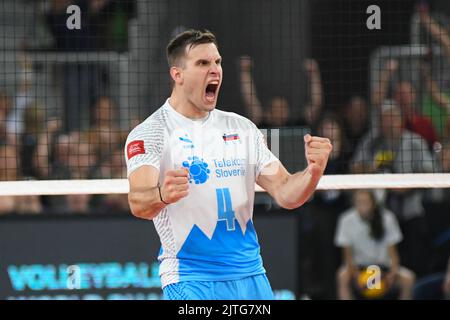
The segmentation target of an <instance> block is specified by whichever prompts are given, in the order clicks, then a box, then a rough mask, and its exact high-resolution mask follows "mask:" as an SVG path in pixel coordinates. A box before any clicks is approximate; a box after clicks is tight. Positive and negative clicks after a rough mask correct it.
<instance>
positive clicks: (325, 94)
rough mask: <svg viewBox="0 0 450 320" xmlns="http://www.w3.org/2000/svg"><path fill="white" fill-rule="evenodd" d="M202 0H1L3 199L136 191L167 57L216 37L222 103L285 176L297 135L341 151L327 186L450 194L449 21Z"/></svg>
mask: <svg viewBox="0 0 450 320" xmlns="http://www.w3.org/2000/svg"><path fill="white" fill-rule="evenodd" d="M207 3H208V2H206V1H201V0H196V1H190V2H189V4H187V3H186V2H185V1H179V0H172V1H166V2H161V1H156V0H155V1H132V0H126V1H106V0H105V1H93V2H85V1H69V0H67V1H32V2H27V1H19V2H17V1H3V2H2V4H1V5H0V16H1V19H0V21H1V25H0V46H1V47H2V50H1V51H0V135H1V136H0V195H2V196H17V195H64V194H108V193H110V194H125V193H127V192H128V182H127V180H126V167H125V161H124V152H123V150H124V143H125V139H126V137H127V135H128V133H129V132H130V130H131V129H132V128H133V127H134V126H136V125H137V124H138V123H140V122H142V121H143V120H144V119H145V118H146V117H148V116H149V115H150V114H151V113H152V112H154V111H155V110H156V109H157V108H158V107H159V106H160V105H162V103H163V102H164V101H165V99H166V98H167V97H168V96H169V94H170V81H169V75H168V67H167V63H166V60H165V52H164V49H165V46H166V44H167V43H168V41H169V40H170V39H171V38H172V37H173V36H174V35H175V34H177V33H178V32H180V31H182V30H186V29H188V28H200V29H201V28H207V29H209V30H211V31H213V32H214V33H215V34H216V35H217V37H218V42H219V46H220V47H219V49H220V52H221V54H222V56H223V59H224V60H223V69H224V82H223V85H222V90H221V93H220V98H219V104H218V108H219V109H222V110H225V111H232V112H236V113H238V114H241V115H244V116H246V117H248V118H249V119H251V120H252V121H253V122H254V123H255V124H256V125H257V126H258V127H259V128H261V130H262V131H263V132H264V133H265V134H266V136H267V137H268V142H269V146H270V147H271V149H272V151H273V152H274V153H275V154H276V155H277V156H278V157H279V158H280V160H281V161H282V163H283V164H285V166H286V167H287V168H288V170H289V171H290V172H294V171H297V170H302V169H303V168H304V167H305V165H306V163H305V157H304V149H303V134H305V133H306V132H309V133H312V134H316V135H320V136H324V137H328V138H329V139H330V140H331V141H332V143H333V145H334V150H333V153H332V155H331V157H330V162H329V165H328V168H327V171H326V173H325V176H324V177H323V179H322V180H321V182H320V184H319V187H318V189H319V190H334V189H335V190H339V189H359V188H374V189H380V188H385V189H390V188H394V189H398V188H402V189H403V188H420V189H423V188H449V187H450V133H449V132H450V120H449V119H450V117H449V114H450V91H449V90H450V89H449V88H450V86H449V84H450V82H449V79H450V67H449V61H450V60H449V59H450V49H449V48H450V33H449V31H448V28H447V26H448V21H449V19H448V15H447V14H446V13H445V11H442V10H439V7H438V6H437V5H436V6H433V3H432V2H430V3H429V4H428V5H426V4H424V3H423V2H422V3H421V5H419V4H417V5H416V4H414V5H412V4H411V1H406V0H405V1H390V2H385V3H384V2H383V5H382V6H380V7H377V6H375V7H373V6H372V7H371V8H369V6H368V5H365V4H364V3H362V2H358V1H350V0H347V1H335V2H333V3H331V2H330V3H329V2H327V1H284V2H277V1H263V2H260V1H245V2H242V1H237V0H236V1H234V0H233V1H222V2H220V3H217V4H215V5H214V6H210V5H207ZM379 11H380V12H379ZM343 12H345V14H344V13H343ZM379 15H382V16H383V17H384V18H383V20H379V17H380V16H379ZM230 21H232V22H233V23H230ZM378 23H381V25H379V26H378ZM378 27H380V28H378ZM257 190H258V191H262V190H261V189H257Z"/></svg>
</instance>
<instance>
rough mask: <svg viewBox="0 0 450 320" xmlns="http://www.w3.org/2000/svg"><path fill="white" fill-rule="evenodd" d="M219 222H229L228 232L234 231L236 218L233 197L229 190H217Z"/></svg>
mask: <svg viewBox="0 0 450 320" xmlns="http://www.w3.org/2000/svg"><path fill="white" fill-rule="evenodd" d="M216 195H217V211H218V216H219V218H218V219H217V220H218V221H222V220H225V221H226V222H227V231H234V229H235V224H234V222H235V220H236V216H235V214H234V211H233V206H232V205H231V195H230V189H229V188H223V189H216Z"/></svg>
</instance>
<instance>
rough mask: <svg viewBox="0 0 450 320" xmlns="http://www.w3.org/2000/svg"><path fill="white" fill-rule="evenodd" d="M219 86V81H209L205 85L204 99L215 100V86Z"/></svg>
mask: <svg viewBox="0 0 450 320" xmlns="http://www.w3.org/2000/svg"><path fill="white" fill-rule="evenodd" d="M218 87H219V81H214V82H211V83H210V84H208V85H207V86H206V89H205V99H206V101H208V102H214V101H215V100H216V95H217V88H218Z"/></svg>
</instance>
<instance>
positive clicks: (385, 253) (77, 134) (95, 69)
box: [0, 0, 450, 299]
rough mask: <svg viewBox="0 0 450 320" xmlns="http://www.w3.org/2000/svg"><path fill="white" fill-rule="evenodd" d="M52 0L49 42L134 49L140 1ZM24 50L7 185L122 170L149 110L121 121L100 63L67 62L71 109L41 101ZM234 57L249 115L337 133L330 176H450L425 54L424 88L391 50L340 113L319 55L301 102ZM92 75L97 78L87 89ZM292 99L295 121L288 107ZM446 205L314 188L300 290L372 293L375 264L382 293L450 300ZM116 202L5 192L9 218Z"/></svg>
mask: <svg viewBox="0 0 450 320" xmlns="http://www.w3.org/2000/svg"><path fill="white" fill-rule="evenodd" d="M48 3H49V6H48V8H47V11H46V13H45V18H46V23H47V26H48V28H49V30H50V32H51V34H52V35H53V38H54V39H55V41H54V44H53V46H54V47H53V49H54V50H58V51H86V50H102V49H110V50H123V49H124V48H125V47H126V45H125V44H124V41H126V37H125V36H124V34H122V33H126V29H124V28H125V27H123V26H124V25H126V23H124V21H126V19H127V17H128V16H129V15H130V12H132V11H133V10H132V9H130V8H128V7H122V6H123V5H124V4H126V3H128V2H121V1H108V0H96V1H70V0H61V1H57V0H53V1H49V2H48ZM74 3H76V4H78V5H80V6H81V7H82V8H83V10H82V12H83V13H84V14H85V15H86V19H87V21H88V23H87V25H88V26H89V27H88V28H83V29H82V30H80V31H79V32H76V33H68V32H67V28H65V20H66V16H67V15H66V12H65V8H67V6H68V5H70V4H74ZM418 14H419V15H420V21H421V24H422V28H423V29H424V30H425V31H426V32H427V33H428V34H429V36H430V38H431V39H433V42H435V43H437V44H439V45H440V47H441V48H442V52H443V54H444V57H445V59H447V61H448V62H449V63H450V33H449V32H448V31H447V30H446V29H444V28H443V27H442V26H441V25H440V24H439V23H438V22H437V21H435V19H434V18H433V17H432V15H431V14H430V13H429V12H428V10H427V8H426V7H423V6H422V7H418ZM121 26H122V27H121ZM108 35H111V36H108ZM110 40H111V41H110ZM112 40H113V41H112ZM430 52H432V51H431V47H430ZM19 55H20V68H21V70H20V72H19V75H20V85H19V87H18V90H17V92H15V93H12V94H11V93H8V92H7V91H6V90H2V89H1V88H0V181H15V180H47V179H50V180H51V179H113V178H125V177H126V167H125V163H124V155H123V146H124V142H125V139H126V136H127V134H128V133H129V130H130V129H131V128H133V127H134V126H135V125H137V124H138V123H139V121H140V120H143V119H137V118H135V119H131V120H130V123H129V126H128V127H127V128H125V129H123V128H121V127H120V126H119V122H118V117H119V116H118V115H119V105H118V104H117V102H116V101H114V99H113V98H112V96H111V95H110V94H108V93H107V90H105V89H104V88H103V86H104V84H103V82H102V80H101V79H102V78H103V74H104V73H105V70H104V69H103V68H102V67H101V66H98V65H96V64H95V63H93V64H82V65H75V66H74V65H68V66H66V67H65V68H66V70H65V72H64V73H65V74H66V76H65V77H64V78H63V79H62V83H63V84H62V85H63V86H64V88H65V93H66V94H65V107H64V108H63V109H64V114H63V115H62V116H58V115H52V114H49V112H48V108H46V106H45V101H41V100H40V99H38V98H36V97H34V96H33V95H32V94H30V88H31V87H32V86H34V85H36V84H35V83H33V72H34V71H33V70H34V68H33V62H31V61H30V60H29V59H28V57H27V55H26V53H25V51H23V52H21V53H20V54H19ZM425 58H427V57H425ZM237 64H238V68H239V77H240V82H239V84H240V94H241V97H242V104H243V108H242V114H243V115H245V116H247V117H248V118H250V119H251V120H252V121H253V122H254V123H255V124H256V125H257V126H258V127H259V128H280V127H292V126H301V127H308V128H310V129H311V131H312V132H313V133H314V134H317V135H320V136H324V137H327V138H329V139H330V140H331V141H332V144H333V146H334V148H333V152H332V154H331V157H330V160H329V163H328V166H327V169H326V172H325V174H347V173H353V174H360V173H439V172H444V173H450V88H449V87H445V86H443V85H442V83H439V82H438V81H437V80H436V79H435V77H434V74H433V71H432V67H431V65H430V62H429V59H423V60H422V61H421V62H420V77H421V81H420V83H421V84H422V87H420V88H418V87H416V86H415V84H414V82H413V80H412V79H401V80H399V79H400V77H399V76H398V73H399V71H400V69H401V68H402V63H401V61H400V60H397V59H395V58H393V59H387V60H386V61H384V64H383V67H382V70H380V77H379V81H377V83H376V85H375V89H374V90H372V92H371V96H370V97H364V96H363V95H362V94H361V95H355V96H351V97H349V98H348V102H347V103H346V104H345V105H343V106H342V107H340V108H337V109H336V108H334V109H332V108H329V107H327V105H326V103H325V101H324V92H323V83H322V76H321V72H320V65H319V62H318V61H316V60H315V59H307V60H305V61H304V65H303V69H304V72H305V75H306V76H307V79H308V86H307V87H308V96H309V99H308V101H307V103H306V104H305V105H302V106H298V105H295V104H294V103H292V102H290V101H288V99H287V98H286V97H284V96H282V95H275V96H273V97H272V98H271V99H269V103H268V104H267V105H263V104H262V102H261V100H260V99H259V96H258V90H257V86H256V84H255V81H254V79H253V75H252V70H253V68H256V67H258V66H255V65H254V63H253V61H252V57H251V56H248V55H245V56H242V57H240V58H239V60H238V61H237ZM83 79H84V80H83ZM86 79H87V80H89V81H88V82H89V83H92V84H94V85H93V86H90V87H85V86H84V85H85V82H84V81H85V80H86ZM419 91H421V94H420V95H419V94H418V92H419ZM419 96H420V98H419ZM82 105H83V106H84V107H81V106H82ZM120 107H126V106H120ZM294 108H298V110H300V113H301V116H300V117H294V116H293V115H294V114H296V112H293V111H294ZM440 207H441V208H442V207H446V208H450V189H433V190H421V189H390V190H376V191H368V190H358V191H356V192H354V193H351V192H346V191H342V190H329V191H318V192H316V193H315V195H314V197H313V198H312V199H311V200H310V201H309V202H308V203H307V204H306V205H305V208H306V210H305V212H306V213H305V214H304V217H303V219H302V220H303V222H302V226H303V228H304V229H303V231H302V232H301V237H302V239H303V240H304V243H306V244H308V243H314V246H313V247H311V248H310V247H309V246H308V245H305V246H304V248H301V249H302V250H301V252H302V253H301V254H302V255H303V259H302V261H303V262H302V263H301V265H300V269H301V274H303V275H305V276H304V278H303V279H302V283H303V286H304V290H305V291H306V292H307V293H308V294H310V295H311V296H313V297H314V296H317V297H322V298H334V297H338V298H342V299H352V298H355V297H361V296H362V297H364V292H363V289H362V288H361V286H358V280H357V278H358V277H361V275H362V272H363V271H362V270H364V268H365V267H367V266H368V265H372V264H376V265H379V266H381V267H382V270H383V271H382V274H383V281H384V282H383V285H384V286H385V288H384V289H383V290H384V291H383V292H382V293H380V294H379V296H385V297H387V296H389V294H392V295H395V296H396V297H398V298H402V299H411V298H428V297H433V298H436V297H444V296H447V297H450V261H448V257H449V256H450V251H449V247H450V245H449V243H450V239H449V238H450V236H449V232H450V231H449V230H450V219H449V218H447V217H446V216H439V217H436V212H438V211H439V210H438V208H440ZM116 212H117V213H121V212H128V201H127V196H126V195H114V194H110V195H88V194H79V195H63V196H20V197H13V196H1V197H0V214H7V213H18V214H41V213H49V214H68V213H69V214H70V213H78V214H87V213H116ZM433 219H434V220H433ZM435 220H438V221H439V222H438V223H434V221H435ZM436 239H438V240H439V239H440V242H439V241H437V240H436ZM442 239H443V240H442ZM312 248H314V249H312ZM337 248H340V249H342V253H341V251H339V250H337ZM317 249H320V250H317Z"/></svg>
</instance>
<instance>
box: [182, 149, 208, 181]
mask: <svg viewBox="0 0 450 320" xmlns="http://www.w3.org/2000/svg"><path fill="white" fill-rule="evenodd" d="M182 166H183V167H185V168H187V169H188V170H189V182H190V183H195V184H202V183H205V182H206V180H208V178H209V174H210V173H211V171H210V170H209V169H208V164H207V163H206V162H204V161H203V159H200V158H199V157H197V156H193V157H188V161H183V163H182Z"/></svg>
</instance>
